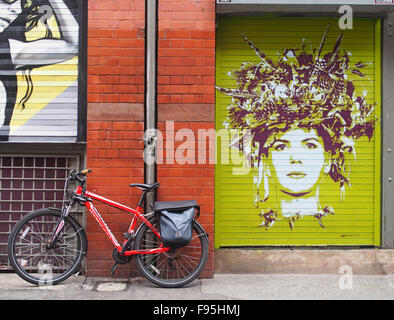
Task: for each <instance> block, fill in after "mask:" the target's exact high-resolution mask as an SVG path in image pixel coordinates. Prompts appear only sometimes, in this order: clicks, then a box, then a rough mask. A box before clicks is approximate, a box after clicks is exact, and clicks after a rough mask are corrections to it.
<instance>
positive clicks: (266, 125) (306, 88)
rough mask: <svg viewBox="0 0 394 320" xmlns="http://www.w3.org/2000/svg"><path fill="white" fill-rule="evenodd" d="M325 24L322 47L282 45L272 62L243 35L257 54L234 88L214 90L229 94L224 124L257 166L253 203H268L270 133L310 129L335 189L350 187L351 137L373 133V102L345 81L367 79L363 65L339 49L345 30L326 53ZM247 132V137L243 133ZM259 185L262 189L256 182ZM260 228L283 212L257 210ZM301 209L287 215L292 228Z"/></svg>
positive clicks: (327, 211)
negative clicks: (246, 144) (352, 77)
mask: <svg viewBox="0 0 394 320" xmlns="http://www.w3.org/2000/svg"><path fill="white" fill-rule="evenodd" d="M327 32H328V28H327V29H326V32H325V34H324V36H323V38H322V40H321V43H320V46H319V47H318V48H317V49H315V50H313V51H312V52H308V51H307V48H306V45H305V44H302V47H301V49H286V50H284V52H283V54H282V55H281V57H280V59H279V61H278V62H274V61H273V60H272V59H270V58H269V57H268V56H266V54H265V53H264V52H263V51H262V50H260V49H258V48H257V47H256V45H255V44H254V43H253V42H252V41H250V40H249V39H248V38H247V37H246V36H245V35H244V34H242V36H243V37H244V39H245V41H246V42H247V44H248V45H249V46H250V47H251V48H252V49H253V50H254V52H255V53H256V55H257V56H258V57H259V58H260V61H259V63H257V64H256V63H243V64H242V66H241V67H240V68H239V69H237V70H233V71H231V72H230V73H229V75H230V76H231V77H233V78H234V79H235V80H236V89H229V88H221V87H217V89H218V90H219V91H220V92H221V93H223V94H225V95H227V96H230V97H231V103H230V105H228V107H227V109H228V118H227V120H226V127H228V128H231V129H236V130H237V137H236V138H237V140H239V141H240V142H241V143H240V146H242V145H244V143H243V142H245V141H243V140H244V139H245V140H246V139H249V140H250V139H251V143H250V148H247V150H246V148H242V147H241V149H242V151H243V152H244V155H245V157H246V158H247V159H248V160H249V162H250V165H251V166H252V167H254V168H258V169H257V170H256V177H255V185H258V186H257V188H256V190H255V193H256V194H255V200H256V199H257V202H265V201H266V200H267V199H268V197H269V195H270V190H269V183H268V180H269V177H270V175H271V172H270V168H269V166H268V164H267V159H268V158H269V152H270V148H272V147H273V143H274V142H275V137H276V136H277V135H278V134H283V133H285V132H288V131H289V130H292V129H294V128H298V129H303V130H304V131H310V130H314V132H316V134H317V135H318V137H319V139H321V140H322V142H323V147H324V152H325V157H326V163H325V168H324V172H325V173H326V175H328V176H330V177H331V179H332V180H333V181H334V182H336V183H338V184H339V186H340V191H341V194H342V195H343V193H344V190H345V186H346V185H348V186H350V183H351V181H350V167H349V165H348V163H347V161H346V159H345V158H346V156H347V155H348V154H353V155H354V156H356V152H355V148H354V145H355V140H357V139H359V138H361V137H368V138H369V139H371V138H372V136H373V134H374V127H375V115H374V105H370V104H368V103H367V102H366V96H365V94H359V93H357V91H356V88H355V85H354V84H353V82H352V81H351V80H349V78H350V77H349V76H350V75H356V76H359V77H365V75H364V73H363V68H365V67H366V66H367V64H365V63H363V62H361V61H357V62H355V63H352V62H351V61H350V54H349V53H348V52H341V50H340V46H341V42H342V39H343V34H340V35H339V36H338V38H337V40H336V42H335V45H334V47H333V49H332V50H331V51H329V52H328V53H326V54H324V55H323V54H322V53H323V49H324V46H325V42H326V37H327ZM246 129H247V130H248V135H246V134H244V132H245V131H246ZM260 185H261V186H262V187H259V186H260ZM333 213H334V212H333V210H332V208H330V207H329V206H324V207H321V208H320V209H319V210H317V211H316V212H315V213H314V214H313V215H314V216H315V218H317V219H318V221H319V224H320V225H321V226H323V224H322V218H323V217H324V216H325V215H327V214H333ZM260 215H261V217H262V218H263V223H262V225H263V226H265V227H266V228H268V227H269V226H271V225H272V224H273V222H274V221H275V220H277V219H280V218H281V217H280V216H281V214H280V212H278V210H276V209H272V208H271V209H266V210H262V212H261V214H260ZM301 216H302V213H300V214H296V215H291V216H288V217H287V218H288V220H289V223H290V226H291V227H292V226H293V223H294V221H295V220H296V219H298V218H300V217H301ZM282 218H283V217H282Z"/></svg>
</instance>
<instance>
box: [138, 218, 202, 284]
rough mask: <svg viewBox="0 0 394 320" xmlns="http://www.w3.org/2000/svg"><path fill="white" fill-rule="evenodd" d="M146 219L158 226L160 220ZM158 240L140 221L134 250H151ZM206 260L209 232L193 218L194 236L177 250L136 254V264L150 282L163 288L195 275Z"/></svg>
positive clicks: (159, 243)
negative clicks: (140, 224)
mask: <svg viewBox="0 0 394 320" xmlns="http://www.w3.org/2000/svg"><path fill="white" fill-rule="evenodd" d="M149 222H150V223H151V224H152V225H153V226H154V227H155V228H156V229H157V230H159V222H158V219H157V218H156V217H153V218H151V219H150V220H149ZM160 245H161V241H160V240H159V239H158V237H157V236H156V235H155V234H154V233H153V232H152V231H151V230H150V229H149V227H148V226H147V225H145V224H144V225H142V226H141V228H140V229H139V230H138V232H137V235H136V238H135V241H134V249H135V250H150V249H155V248H158V247H160ZM207 260H208V236H207V234H206V233H205V231H204V229H203V228H202V227H201V225H200V224H199V223H197V222H196V221H193V236H192V240H191V241H190V243H189V244H188V245H187V246H185V247H182V248H179V249H177V250H170V251H168V252H163V253H155V254H138V255H137V257H136V265H137V267H138V269H139V270H140V271H141V273H142V274H143V275H144V276H145V277H146V278H147V279H148V280H149V281H151V282H152V283H154V284H156V285H158V286H160V287H165V288H176V287H182V286H184V285H186V284H188V283H190V282H191V281H193V280H194V279H196V278H197V277H198V275H199V274H200V273H201V271H202V270H203V269H204V267H205V264H206V263H207Z"/></svg>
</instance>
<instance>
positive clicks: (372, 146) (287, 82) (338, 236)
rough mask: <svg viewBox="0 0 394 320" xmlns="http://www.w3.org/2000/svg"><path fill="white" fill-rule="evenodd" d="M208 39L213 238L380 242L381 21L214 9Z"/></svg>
mask: <svg viewBox="0 0 394 320" xmlns="http://www.w3.org/2000/svg"><path fill="white" fill-rule="evenodd" d="M327 27H329V28H328V31H327V32H326V30H327ZM325 33H326V35H325ZM341 33H343V37H342V38H341V37H340V34H341ZM322 44H323V45H322ZM338 45H339V47H337V46H338ZM216 46H217V52H216V54H217V58H216V70H217V71H216V85H217V90H216V130H217V132H218V144H217V164H216V167H215V246H216V247H217V248H219V247H230V246H231V247H233V246H266V245H269V246H271V245H272V246H276V245H299V246H305V245H306V246H311V245H340V246H347V245H358V246H368V245H369V246H370V245H374V246H378V245H380V161H381V152H380V148H381V142H380V128H381V123H380V120H379V119H380V109H381V106H380V50H381V48H380V21H379V20H375V19H355V20H354V21H353V29H352V30H341V29H339V27H338V20H337V19H331V18H283V17H280V18H279V17H278V18H277V17H269V18H268V17H220V18H219V27H218V32H217V43H216ZM302 53H304V54H302ZM330 53H331V55H329V54H330ZM308 59H309V60H308ZM338 59H339V60H338ZM346 59H347V60H346ZM336 60H338V61H340V62H339V63H337V64H335V63H333V61H334V62H335V61H336ZM279 61H282V64H279ZM322 63H323V64H324V63H326V64H330V63H332V66H331V67H328V66H326V65H322ZM344 63H347V67H346V72H343V74H342V75H341V70H339V71H338V70H335V68H344V66H343V64H344ZM311 65H314V66H315V68H316V70H321V75H319V77H320V78H318V76H317V75H316V73H315V75H316V76H315V78H314V79H319V82H318V83H319V84H318V89H317V91H314V90H311V89H310V88H311V87H312V86H311V83H312V78H313V77H311V79H310V80H305V79H304V80H303V78H302V77H305V72H304V71H305V69H308V68H309V69H308V70H309V71H310V70H311V69H310V68H311ZM286 68H287V69H286ZM291 68H293V69H291ZM319 68H320V69H319ZM342 70H345V69H342ZM284 73H286V74H287V76H286V77H284V76H283V74H284ZM289 75H290V76H289ZM281 77H283V79H282V78H281ZM289 77H290V78H291V77H292V78H291V79H290V78H289ZM341 77H342V78H341ZM331 85H333V86H331ZM302 87H303V88H304V89H303V90H304V91H302ZM305 88H309V89H308V90H309V92H308V90H306V91H305ZM313 88H316V86H315V87H313ZM297 90H298V91H297ZM319 90H322V92H323V93H321V92H320V91H319ZM297 92H298V93H297ZM300 92H301V93H300ZM319 92H320V93H321V96H323V97H325V98H324V99H323V98H321V96H319V97H320V98H319V97H318V94H319ZM337 92H342V93H337ZM297 94H299V95H300V96H301V97H297V96H296V95H297ZM335 94H337V95H336V96H335ZM334 96H335V97H336V98H335V99H334V98H333V97H334ZM308 97H309V98H308ZM292 99H293V100H292ZM308 99H309V100H308ZM318 99H323V100H324V101H323V100H322V101H323V102H321V103H320V104H319V102H316V101H319V100H318ZM312 100H313V101H312ZM289 101H290V102H289ZM291 101H294V104H292V103H291ZM300 101H302V102H300ZM308 101H309V102H308ZM310 101H312V102H310ZM297 103H298V104H300V105H302V107H299V105H298V104H297ZM342 104H343V105H344V107H343V108H342V107H341V106H342ZM282 105H283V108H285V107H284V106H286V110H284V109H283V108H282V107H281V106H282ZM327 105H329V109H330V110H331V111H327V110H328V109H327V110H326V109H325V110H323V109H324V108H326V106H327ZM280 108H282V109H280ZM313 108H315V109H313ZM312 110H313V111H312ZM282 112H283V114H282ZM303 117H306V118H305V119H306V120H305V119H304V118H303ZM322 117H324V119H323V118H322ZM293 118H294V119H298V121H301V122H297V121H295V120H294V123H293V125H291V124H289V123H290V120H289V119H293ZM286 119H287V120H286ZM300 119H304V120H300ZM286 121H287V122H286ZM308 121H309V122H308ZM300 123H301V124H305V126H303V125H300ZM307 123H309V127H308V125H307ZM315 124H319V125H320V127H318V126H315ZM286 125H289V126H288V127H286ZM341 125H342V127H341ZM237 126H238V128H237ZM270 126H271V127H270ZM322 127H324V130H321V131H319V129H317V128H322ZM272 128H276V129H272ZM284 128H288V129H289V131H286V130H287V129H284ZM290 128H291V129H290ZM240 129H243V131H240ZM297 129H298V130H297ZM264 130H265V131H264ZM268 130H271V131H268ZM323 131H324V132H325V133H322V132H323ZM267 132H271V133H272V134H270V135H267ZM286 132H287V133H291V134H290V135H286V136H285V134H286ZM311 132H312V133H311ZM319 132H320V133H319ZM304 133H305V136H304ZM264 134H265V135H266V136H265V138H262V137H263V136H264ZM308 134H309V136H308ZM310 135H312V136H310ZM324 135H325V137H324ZM330 135H331V136H330ZM329 136H330V137H331V138H330V137H329ZM237 137H238V139H239V138H242V137H243V138H244V139H243V140H240V141H242V142H244V143H245V145H244V147H243V149H242V148H240V147H239V146H238V147H237V146H235V147H234V145H233V143H234V141H236V138H237ZM267 137H268V138H267ZM259 139H260V140H259ZM308 139H309V140H308ZM256 141H257V143H256ZM330 141H331V142H330ZM248 143H249V144H248ZM264 143H265V144H264ZM296 145H297V146H296ZM268 146H269V147H268ZM263 147H264V148H263ZM293 147H294V148H296V147H297V148H296V149H294V150H298V151H299V153H300V152H301V153H302V152H303V153H302V154H301V155H299V154H298V157H299V159H297V161H299V164H301V163H303V164H306V163H309V164H310V166H309V167H308V168H307V169H305V170H304V172H299V171H302V170H301V169H300V170H299V171H297V170H298V169H297V170H296V169H294V170H293V169H289V168H290V167H291V166H290V164H288V163H286V161H295V160H294V159H292V157H293V156H292V155H291V154H290V151H289V152H288V153H286V152H287V150H290V148H293ZM319 148H320V149H319ZM286 149H287V150H286ZM264 150H269V151H267V154H266V155H265V154H264ZM292 150H293V149H292ZM319 150H320V151H321V152H320V158H319V157H318V156H316V155H317V154H318V151H319ZM277 155H280V156H281V157H282V160H280V161H282V162H280V161H279V160H275V159H277V158H278V157H277ZM283 157H284V158H283ZM262 158H264V161H260V160H261V159H262ZM283 159H285V160H283ZM286 159H287V160H286ZM319 159H320V160H319ZM286 170H288V171H286ZM291 170H293V171H291ZM282 171H283V172H284V173H283V172H282ZM280 172H282V174H283V177H284V178H283V180H281V179H280V174H281V173H280ZM286 172H288V173H287V174H286ZM306 176H307V177H308V179H309V180H308V179H306V180H302V179H303V178H304V177H306ZM313 176H316V179H317V180H316V182H315V183H314V181H315V180H313V179H314V178H312V177H313ZM289 177H290V178H289ZM286 179H287V180H288V181H290V182H286ZM335 180H336V181H335ZM281 181H282V182H281ZM301 181H306V182H305V183H304V184H301V185H300V182H301ZM293 182H294V183H293ZM309 183H312V184H313V187H310V189H308V188H309V187H308V184H309ZM286 184H287V185H286ZM297 184H298V186H299V189H298V190H295V189H296V185H297ZM303 186H304V188H305V192H304V190H302V189H303ZM306 189H308V190H306ZM311 190H312V191H311ZM316 190H317V191H316ZM297 206H299V207H297Z"/></svg>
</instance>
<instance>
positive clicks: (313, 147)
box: [305, 142, 317, 149]
mask: <svg viewBox="0 0 394 320" xmlns="http://www.w3.org/2000/svg"><path fill="white" fill-rule="evenodd" d="M305 146H306V148H307V149H316V148H317V144H316V143H313V142H307V143H306V144H305Z"/></svg>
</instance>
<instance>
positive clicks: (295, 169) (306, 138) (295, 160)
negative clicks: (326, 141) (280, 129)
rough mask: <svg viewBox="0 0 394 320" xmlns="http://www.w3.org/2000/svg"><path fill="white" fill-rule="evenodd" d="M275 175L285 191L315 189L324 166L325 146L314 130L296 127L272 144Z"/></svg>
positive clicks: (303, 192)
mask: <svg viewBox="0 0 394 320" xmlns="http://www.w3.org/2000/svg"><path fill="white" fill-rule="evenodd" d="M269 158H270V159H271V162H272V168H273V170H272V175H273V177H274V178H276V179H277V180H278V182H279V185H280V188H281V191H282V192H285V193H288V194H291V195H294V196H302V195H306V194H308V193H310V192H312V189H313V187H314V186H315V185H316V183H317V182H318V180H319V177H320V175H321V173H322V170H323V167H324V147H323V141H322V139H321V138H320V137H319V136H318V135H317V134H316V131H315V130H313V129H312V130H309V131H306V130H305V129H293V130H289V131H287V132H285V133H284V134H282V135H279V136H278V137H276V138H275V140H274V142H273V144H272V145H271V147H270V151H269Z"/></svg>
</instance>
